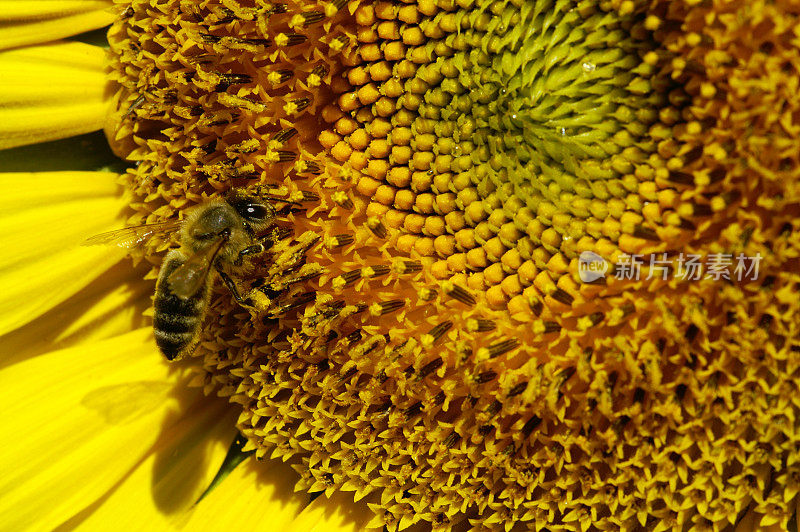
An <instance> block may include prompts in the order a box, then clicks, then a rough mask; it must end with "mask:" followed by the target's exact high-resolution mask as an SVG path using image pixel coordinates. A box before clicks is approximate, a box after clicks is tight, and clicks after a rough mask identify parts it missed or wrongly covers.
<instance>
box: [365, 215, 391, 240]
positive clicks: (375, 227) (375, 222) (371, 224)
mask: <svg viewBox="0 0 800 532" xmlns="http://www.w3.org/2000/svg"><path fill="white" fill-rule="evenodd" d="M367 227H368V228H369V230H370V231H372V234H374V235H375V236H377V237H378V238H386V236H387V235H388V234H389V233H388V232H387V230H386V226H385V225H383V222H381V220H380V218H374V217H373V218H368V219H367Z"/></svg>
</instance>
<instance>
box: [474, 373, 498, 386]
mask: <svg viewBox="0 0 800 532" xmlns="http://www.w3.org/2000/svg"><path fill="white" fill-rule="evenodd" d="M495 377H497V372H495V371H484V372H483V373H479V374H478V375H476V376H475V382H476V383H477V384H486V383H487V382H491V381H493V380H494V379H495Z"/></svg>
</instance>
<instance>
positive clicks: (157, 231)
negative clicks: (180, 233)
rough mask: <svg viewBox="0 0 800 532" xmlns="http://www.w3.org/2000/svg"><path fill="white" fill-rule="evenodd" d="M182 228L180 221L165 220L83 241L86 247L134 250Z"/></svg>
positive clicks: (106, 233)
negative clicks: (155, 237)
mask: <svg viewBox="0 0 800 532" xmlns="http://www.w3.org/2000/svg"><path fill="white" fill-rule="evenodd" d="M180 226H181V221H180V220H165V221H163V222H156V223H152V224H144V225H133V226H130V227H123V228H122V229H114V230H113V231H107V232H105V233H100V234H99V235H94V236H91V237H89V238H87V239H86V240H84V241H83V245H84V246H99V245H105V246H118V247H121V248H125V249H134V248H137V247H139V246H141V245H142V244H144V243H145V242H147V241H148V240H150V239H151V238H153V237H154V236H156V235H163V234H169V233H172V232H174V231H177V230H178V228H180Z"/></svg>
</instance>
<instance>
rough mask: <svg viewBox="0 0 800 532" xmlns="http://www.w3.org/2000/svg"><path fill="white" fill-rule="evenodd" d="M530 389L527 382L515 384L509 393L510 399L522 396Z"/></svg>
mask: <svg viewBox="0 0 800 532" xmlns="http://www.w3.org/2000/svg"><path fill="white" fill-rule="evenodd" d="M527 388H528V383H527V382H520V383H519V384H515V385H514V387H513V388H511V389H510V390H509V391H508V396H509V397H516V396H517V395H519V394H521V393H522V392H524V391H525V390H526V389H527Z"/></svg>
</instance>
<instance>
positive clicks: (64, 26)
mask: <svg viewBox="0 0 800 532" xmlns="http://www.w3.org/2000/svg"><path fill="white" fill-rule="evenodd" d="M112 5H113V4H112V3H111V2H105V1H98V0H37V1H36V2H30V1H26V0H0V50H4V49H7V48H13V47H15V46H22V45H25V44H35V43H41V42H48V41H54V40H56V39H60V38H62V37H68V36H70V35H77V34H79V33H83V32H84V31H89V30H93V29H97V28H102V27H103V26H105V25H107V24H110V23H111V22H112V21H113V20H114V13H113V11H112V10H111V9H109V8H110V7H111V6H112Z"/></svg>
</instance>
